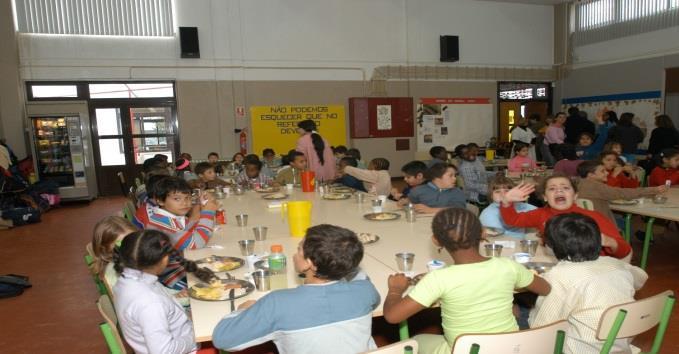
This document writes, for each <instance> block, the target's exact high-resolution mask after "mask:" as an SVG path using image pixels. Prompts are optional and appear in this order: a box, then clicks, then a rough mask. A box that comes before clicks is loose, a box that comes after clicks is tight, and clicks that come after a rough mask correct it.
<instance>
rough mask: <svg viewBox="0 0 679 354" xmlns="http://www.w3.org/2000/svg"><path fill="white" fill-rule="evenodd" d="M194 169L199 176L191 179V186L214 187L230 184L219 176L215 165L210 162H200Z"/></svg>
mask: <svg viewBox="0 0 679 354" xmlns="http://www.w3.org/2000/svg"><path fill="white" fill-rule="evenodd" d="M194 170H195V171H196V175H198V178H197V179H194V180H191V181H189V186H191V188H200V189H213V188H217V187H223V186H228V185H229V183H227V182H226V181H223V180H222V179H221V178H219V177H218V176H217V173H216V172H215V166H214V165H213V164H211V163H209V162H200V163H198V164H197V165H196V168H194Z"/></svg>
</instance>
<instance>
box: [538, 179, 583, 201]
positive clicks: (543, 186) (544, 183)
mask: <svg viewBox="0 0 679 354" xmlns="http://www.w3.org/2000/svg"><path fill="white" fill-rule="evenodd" d="M557 178H565V179H567V180H568V182H569V183H570V184H571V188H573V192H575V193H577V192H578V186H577V185H576V184H575V183H573V180H572V179H571V178H570V177H568V176H566V175H564V174H563V173H554V174H553V175H551V176H548V177H546V178H545V179H544V180H542V183H540V187H539V188H538V191H539V194H541V195H542V196H544V195H545V189H546V188H547V183H549V181H551V180H553V179H557Z"/></svg>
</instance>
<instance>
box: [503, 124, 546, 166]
mask: <svg viewBox="0 0 679 354" xmlns="http://www.w3.org/2000/svg"><path fill="white" fill-rule="evenodd" d="M537 119H538V120H540V116H538V118H537ZM510 133H511V134H512V142H513V143H514V144H519V143H521V144H525V145H526V146H527V147H528V156H529V157H530V158H531V159H533V160H535V159H536V157H535V145H534V144H535V133H533V131H532V130H531V129H530V128H529V127H528V119H526V118H521V119H519V124H517V125H516V127H514V128H513V129H512V131H511V132H510ZM515 153H516V151H515Z"/></svg>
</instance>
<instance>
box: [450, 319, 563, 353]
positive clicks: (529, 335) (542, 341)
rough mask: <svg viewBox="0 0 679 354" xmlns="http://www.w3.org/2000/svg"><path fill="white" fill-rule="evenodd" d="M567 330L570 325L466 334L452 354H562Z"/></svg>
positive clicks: (455, 345) (555, 324) (557, 323)
mask: <svg viewBox="0 0 679 354" xmlns="http://www.w3.org/2000/svg"><path fill="white" fill-rule="evenodd" d="M567 328H568V322H566V321H559V322H555V323H552V324H549V325H547V326H542V327H537V328H532V329H529V330H525V331H516V332H507V333H493V334H463V335H461V336H459V337H457V339H455V343H454V345H453V353H452V354H469V353H492V354H505V353H506V354H546V353H558V354H561V353H562V350H563V343H564V338H565V336H566V329H567Z"/></svg>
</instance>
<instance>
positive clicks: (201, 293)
mask: <svg viewBox="0 0 679 354" xmlns="http://www.w3.org/2000/svg"><path fill="white" fill-rule="evenodd" d="M231 289H233V290H234V293H233V295H234V296H233V298H231V297H230V296H229V293H230V290H231ZM253 290H255V286H254V285H252V283H250V282H249V281H245V280H241V279H219V280H216V281H214V282H212V283H210V284H205V283H198V284H195V285H194V286H192V287H190V288H189V296H190V297H191V298H193V299H196V300H202V301H228V300H234V299H238V298H241V297H243V296H246V295H248V294H250V293H251V292H252V291H253Z"/></svg>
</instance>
